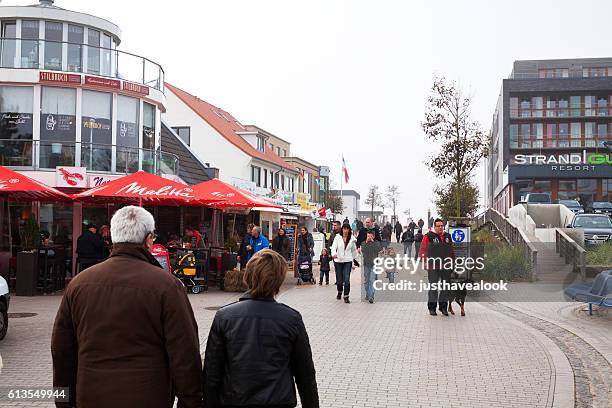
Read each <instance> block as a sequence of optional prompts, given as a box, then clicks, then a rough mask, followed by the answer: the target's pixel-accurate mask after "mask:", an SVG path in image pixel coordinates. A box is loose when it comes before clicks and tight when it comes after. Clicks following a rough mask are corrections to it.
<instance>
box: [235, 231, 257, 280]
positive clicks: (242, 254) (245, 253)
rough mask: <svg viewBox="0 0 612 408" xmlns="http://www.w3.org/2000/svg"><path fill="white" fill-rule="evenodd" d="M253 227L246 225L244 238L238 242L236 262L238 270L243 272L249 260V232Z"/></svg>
mask: <svg viewBox="0 0 612 408" xmlns="http://www.w3.org/2000/svg"><path fill="white" fill-rule="evenodd" d="M254 226H255V225H253V224H248V225H247V231H246V234H245V236H244V237H242V241H241V242H240V249H239V250H238V260H239V261H240V270H243V269H244V268H245V267H246V264H247V261H248V260H249V253H250V250H249V249H248V247H249V243H250V241H251V231H252V230H253V227H254Z"/></svg>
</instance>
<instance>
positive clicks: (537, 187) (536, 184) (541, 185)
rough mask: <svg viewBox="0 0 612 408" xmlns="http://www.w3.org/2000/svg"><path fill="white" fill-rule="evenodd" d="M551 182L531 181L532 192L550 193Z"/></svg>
mask: <svg viewBox="0 0 612 408" xmlns="http://www.w3.org/2000/svg"><path fill="white" fill-rule="evenodd" d="M551 184H552V182H551V181H550V180H534V181H533V192H534V193H550V192H551V191H552V187H551Z"/></svg>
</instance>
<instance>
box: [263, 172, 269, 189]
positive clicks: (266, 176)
mask: <svg viewBox="0 0 612 408" xmlns="http://www.w3.org/2000/svg"><path fill="white" fill-rule="evenodd" d="M263 186H264V187H265V188H268V169H264V176H263Z"/></svg>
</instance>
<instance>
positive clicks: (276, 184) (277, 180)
mask: <svg viewBox="0 0 612 408" xmlns="http://www.w3.org/2000/svg"><path fill="white" fill-rule="evenodd" d="M274 188H275V189H277V190H278V189H279V188H280V174H279V173H275V174H274Z"/></svg>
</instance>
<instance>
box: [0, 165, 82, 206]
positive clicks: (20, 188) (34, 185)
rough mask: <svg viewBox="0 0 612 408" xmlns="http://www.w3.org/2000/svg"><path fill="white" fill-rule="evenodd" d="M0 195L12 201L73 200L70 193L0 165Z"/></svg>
mask: <svg viewBox="0 0 612 408" xmlns="http://www.w3.org/2000/svg"><path fill="white" fill-rule="evenodd" d="M0 195H2V196H5V197H7V198H8V199H9V200H10V201H71V200H72V198H71V197H70V196H69V195H68V194H64V193H62V192H61V191H59V190H56V189H54V188H53V187H49V186H48V185H46V184H43V183H41V182H40V181H36V180H34V179H31V178H29V177H27V176H24V175H23V174H21V173H17V172H16V171H13V170H9V169H7V168H6V167H2V166H0Z"/></svg>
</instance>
